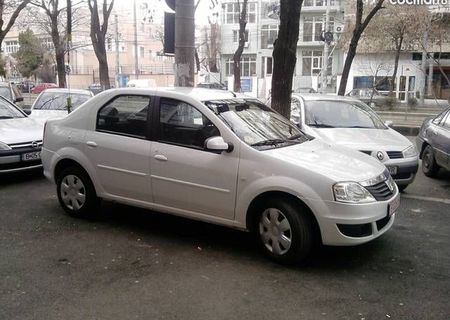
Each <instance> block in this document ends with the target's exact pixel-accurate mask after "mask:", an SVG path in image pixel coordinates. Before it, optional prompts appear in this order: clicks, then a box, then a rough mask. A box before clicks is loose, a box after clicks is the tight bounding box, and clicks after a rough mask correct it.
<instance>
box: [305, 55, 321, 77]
mask: <svg viewBox="0 0 450 320" xmlns="http://www.w3.org/2000/svg"><path fill="white" fill-rule="evenodd" d="M321 70H322V51H319V50H314V51H311V50H307V51H302V76H312V75H316V74H319V73H320V71H321Z"/></svg>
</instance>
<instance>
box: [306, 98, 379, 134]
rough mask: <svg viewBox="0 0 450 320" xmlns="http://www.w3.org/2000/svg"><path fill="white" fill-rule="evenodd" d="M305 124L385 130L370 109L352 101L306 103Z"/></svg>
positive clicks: (321, 126) (313, 101)
mask: <svg viewBox="0 0 450 320" xmlns="http://www.w3.org/2000/svg"><path fill="white" fill-rule="evenodd" d="M305 123H306V124H307V125H308V126H310V127H318V128H367V129H387V127H386V126H385V125H384V124H383V121H381V119H380V118H379V117H378V116H377V115H376V114H375V112H374V111H372V109H370V108H369V107H368V106H366V105H365V104H363V103H358V102H353V101H333V100H312V101H306V102H305Z"/></svg>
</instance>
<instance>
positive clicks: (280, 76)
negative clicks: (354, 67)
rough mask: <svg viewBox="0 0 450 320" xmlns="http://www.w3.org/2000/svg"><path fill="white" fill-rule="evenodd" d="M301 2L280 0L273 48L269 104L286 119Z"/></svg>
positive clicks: (289, 109)
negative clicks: (277, 30)
mask: <svg viewBox="0 0 450 320" xmlns="http://www.w3.org/2000/svg"><path fill="white" fill-rule="evenodd" d="M302 4H303V0H280V27H279V32H278V38H277V40H275V43H274V49H273V74H272V103H271V106H272V108H274V109H275V110H277V111H278V112H279V113H281V114H282V115H283V116H285V117H286V118H288V119H289V118H290V114H291V92H292V77H293V76H294V69H295V64H296V62H297V41H298V33H299V29H300V27H299V25H300V11H301V9H302Z"/></svg>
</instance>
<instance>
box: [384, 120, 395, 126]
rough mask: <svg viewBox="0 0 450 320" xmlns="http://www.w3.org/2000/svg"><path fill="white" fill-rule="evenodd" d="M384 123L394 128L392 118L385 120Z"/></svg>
mask: <svg viewBox="0 0 450 320" xmlns="http://www.w3.org/2000/svg"><path fill="white" fill-rule="evenodd" d="M384 124H385V125H386V126H387V127H389V128H392V125H393V124H394V123H393V122H392V121H391V120H387V121H385V122H384Z"/></svg>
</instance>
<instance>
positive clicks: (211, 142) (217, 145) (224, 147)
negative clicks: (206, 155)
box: [205, 136, 233, 152]
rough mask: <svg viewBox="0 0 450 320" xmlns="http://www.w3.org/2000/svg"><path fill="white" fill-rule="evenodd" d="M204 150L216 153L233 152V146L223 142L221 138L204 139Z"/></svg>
mask: <svg viewBox="0 0 450 320" xmlns="http://www.w3.org/2000/svg"><path fill="white" fill-rule="evenodd" d="M205 149H206V150H209V151H217V152H222V151H226V152H231V151H233V145H232V144H231V143H227V142H225V141H224V140H223V138H222V137H221V136H216V137H211V138H208V139H206V141H205Z"/></svg>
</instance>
